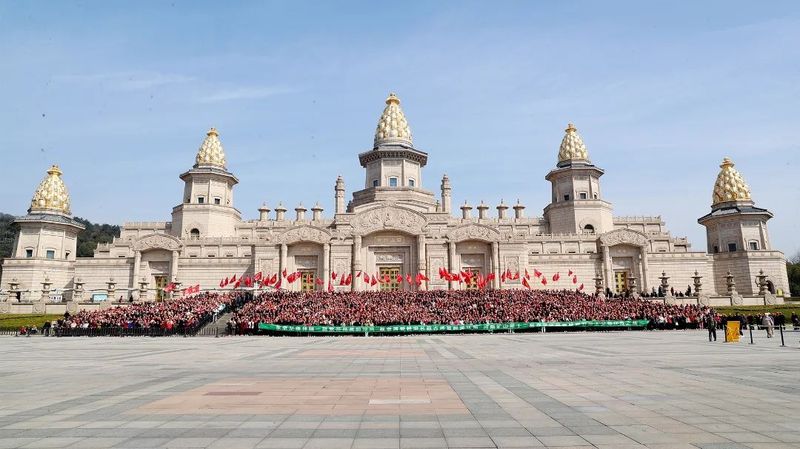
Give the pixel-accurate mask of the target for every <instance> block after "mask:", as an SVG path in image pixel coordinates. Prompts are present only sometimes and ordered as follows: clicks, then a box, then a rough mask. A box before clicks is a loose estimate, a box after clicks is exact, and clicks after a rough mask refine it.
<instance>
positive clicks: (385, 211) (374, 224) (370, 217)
mask: <svg viewBox="0 0 800 449" xmlns="http://www.w3.org/2000/svg"><path fill="white" fill-rule="evenodd" d="M425 224H426V221H425V218H424V217H423V216H422V215H419V214H417V213H414V212H411V211H409V210H405V209H399V208H394V207H380V208H377V209H371V210H368V211H366V212H364V213H361V214H359V215H358V216H356V218H355V219H354V220H353V231H354V232H355V233H356V234H361V235H365V234H369V233H370V232H375V231H379V230H381V229H397V230H401V231H404V232H408V233H410V234H421V233H422V230H423V228H424V227H425Z"/></svg>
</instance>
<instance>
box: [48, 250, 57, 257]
mask: <svg viewBox="0 0 800 449" xmlns="http://www.w3.org/2000/svg"><path fill="white" fill-rule="evenodd" d="M46 257H47V258H48V259H55V258H56V252H55V250H52V249H48V250H47V253H46Z"/></svg>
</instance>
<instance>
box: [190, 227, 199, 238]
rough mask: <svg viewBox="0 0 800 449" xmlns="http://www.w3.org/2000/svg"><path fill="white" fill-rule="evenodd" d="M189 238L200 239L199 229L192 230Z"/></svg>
mask: <svg viewBox="0 0 800 449" xmlns="http://www.w3.org/2000/svg"><path fill="white" fill-rule="evenodd" d="M189 237H191V238H193V239H199V238H200V230H199V229H197V228H192V230H191V231H189Z"/></svg>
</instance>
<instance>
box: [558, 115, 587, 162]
mask: <svg viewBox="0 0 800 449" xmlns="http://www.w3.org/2000/svg"><path fill="white" fill-rule="evenodd" d="M564 131H566V132H567V134H565V135H564V138H563V139H562V140H561V147H560V148H559V149H558V162H566V161H575V160H578V161H588V160H589V152H588V151H587V150H586V145H584V143H583V139H581V136H580V135H579V134H578V129H577V128H575V125H573V124H572V123H570V124H569V125H567V129H565V130H564Z"/></svg>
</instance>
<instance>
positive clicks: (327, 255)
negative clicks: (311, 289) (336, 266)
mask: <svg viewBox="0 0 800 449" xmlns="http://www.w3.org/2000/svg"><path fill="white" fill-rule="evenodd" d="M322 276H323V277H322V279H324V280H325V282H324V283H323V284H322V287H323V288H324V289H325V291H328V284H330V282H331V244H330V243H325V244H323V245H322Z"/></svg>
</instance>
